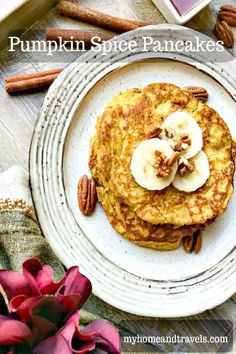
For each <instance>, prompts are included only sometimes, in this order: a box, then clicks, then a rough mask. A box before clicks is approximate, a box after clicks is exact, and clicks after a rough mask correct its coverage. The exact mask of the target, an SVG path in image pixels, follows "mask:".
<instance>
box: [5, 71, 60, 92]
mask: <svg viewBox="0 0 236 354" xmlns="http://www.w3.org/2000/svg"><path fill="white" fill-rule="evenodd" d="M61 71H62V69H53V70H47V71H42V72H36V73H25V74H20V75H16V76H9V77H7V78H6V79H5V85H6V91H7V92H8V93H17V92H22V91H29V90H33V89H38V88H42V87H48V86H50V85H51V84H52V83H53V81H54V80H55V79H56V78H57V76H58V75H59V73H60V72H61Z"/></svg>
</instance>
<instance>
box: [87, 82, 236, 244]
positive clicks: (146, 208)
mask: <svg viewBox="0 0 236 354" xmlns="http://www.w3.org/2000/svg"><path fill="white" fill-rule="evenodd" d="M175 111H184V112H187V113H189V114H190V115H191V116H192V117H193V118H194V119H195V120H196V122H197V123H198V124H199V126H200V128H201V130H202V133H203V151H204V152H205V153H206V155H207V157H208V160H209V165H210V177H209V179H208V180H207V182H206V183H205V184H204V185H203V186H202V187H201V188H199V189H198V190H197V191H195V192H192V193H185V192H181V191H178V190H176V189H175V188H174V187H173V186H172V185H170V186H169V187H167V188H165V189H164V190H162V191H149V190H147V189H145V188H142V187H141V186H140V185H138V184H137V183H136V181H135V180H134V178H133V176H132V174H131V170H130V162H131V158H132V154H133V152H134V150H135V148H136V147H137V146H138V144H140V143H141V142H142V141H143V140H145V139H147V137H148V134H149V133H150V131H152V130H153V129H154V128H156V127H159V126H161V125H162V123H163V121H164V120H165V119H166V118H167V117H168V116H169V115H170V114H171V113H173V112H175ZM233 151H234V149H233V141H232V137H231V134H230V131H229V129H228V127H227V125H226V123H225V122H224V120H223V119H222V118H221V117H220V116H219V114H218V113H217V112H216V111H214V110H213V109H212V108H210V107H208V106H207V105H205V104H203V103H202V102H201V101H199V100H197V99H196V98H194V97H193V96H192V94H191V93H189V92H188V91H185V90H181V89H180V88H179V87H177V86H175V85H172V84H151V85H148V86H147V87H145V88H143V89H130V90H127V91H125V92H123V93H119V94H118V95H117V96H115V97H114V98H113V99H112V101H111V102H109V103H108V105H107V106H106V108H105V111H104V113H103V114H102V116H100V117H98V120H97V126H96V134H95V136H94V137H93V138H92V140H91V151H90V159H89V167H90V169H91V173H92V176H93V178H94V179H95V180H96V182H97V192H98V199H99V201H100V202H101V204H102V206H103V209H104V210H105V212H106V215H107V217H108V219H109V221H110V223H111V225H112V226H113V227H114V229H115V230H116V231H117V232H118V233H119V234H121V235H123V236H124V237H126V238H127V239H129V240H130V241H132V242H134V243H136V244H138V245H140V246H144V247H150V248H154V249H158V250H171V249H175V248H177V247H178V246H179V244H180V242H181V239H182V238H183V237H186V236H189V237H192V236H193V235H194V234H195V233H199V230H202V229H204V228H205V226H206V225H207V224H209V223H211V222H212V221H214V220H215V219H216V218H217V217H218V216H219V215H220V214H222V213H223V212H224V211H225V209H226V207H227V204H228V202H229V200H230V198H231V196H232V193H233V181H232V180H233V174H234V157H233Z"/></svg>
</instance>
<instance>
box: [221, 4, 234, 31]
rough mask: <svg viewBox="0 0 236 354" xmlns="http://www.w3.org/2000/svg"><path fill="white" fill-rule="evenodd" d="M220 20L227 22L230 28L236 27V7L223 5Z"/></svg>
mask: <svg viewBox="0 0 236 354" xmlns="http://www.w3.org/2000/svg"><path fill="white" fill-rule="evenodd" d="M218 19H219V20H220V21H225V22H227V23H228V25H230V26H236V6H233V5H222V6H221V8H220V11H219V13H218Z"/></svg>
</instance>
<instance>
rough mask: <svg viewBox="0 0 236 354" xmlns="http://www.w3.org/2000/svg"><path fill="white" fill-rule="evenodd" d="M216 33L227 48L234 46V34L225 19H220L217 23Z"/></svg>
mask: <svg viewBox="0 0 236 354" xmlns="http://www.w3.org/2000/svg"><path fill="white" fill-rule="evenodd" d="M214 33H215V36H216V37H217V39H218V40H220V41H223V42H224V46H225V47H226V48H232V47H233V45H234V34H233V32H232V30H231V28H230V27H229V25H228V23H227V22H225V21H220V22H217V23H216V24H215V27H214Z"/></svg>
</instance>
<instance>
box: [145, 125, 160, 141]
mask: <svg viewBox="0 0 236 354" xmlns="http://www.w3.org/2000/svg"><path fill="white" fill-rule="evenodd" d="M161 133H162V129H161V127H156V128H154V129H152V130H151V131H150V132H149V133H148V135H147V139H153V138H159V137H160V135H161Z"/></svg>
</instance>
